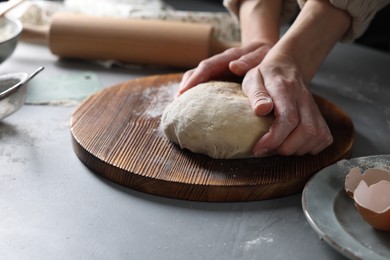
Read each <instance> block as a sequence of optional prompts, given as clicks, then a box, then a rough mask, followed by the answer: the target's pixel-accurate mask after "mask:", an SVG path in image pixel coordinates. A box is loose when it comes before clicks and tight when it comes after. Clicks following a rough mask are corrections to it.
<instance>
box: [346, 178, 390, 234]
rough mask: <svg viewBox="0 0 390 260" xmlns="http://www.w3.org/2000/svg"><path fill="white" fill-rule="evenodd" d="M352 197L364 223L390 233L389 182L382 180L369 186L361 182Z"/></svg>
mask: <svg viewBox="0 0 390 260" xmlns="http://www.w3.org/2000/svg"><path fill="white" fill-rule="evenodd" d="M353 197H354V200H355V206H356V208H357V210H358V211H359V213H360V214H361V215H362V217H363V219H364V220H365V221H367V222H368V223H369V224H370V225H371V226H373V227H374V228H376V229H378V230H382V231H390V181H387V180H382V181H379V182H377V183H374V184H372V185H370V186H369V185H368V184H367V183H366V182H365V181H361V182H360V183H359V185H358V187H357V188H356V189H355V191H354V196H353Z"/></svg>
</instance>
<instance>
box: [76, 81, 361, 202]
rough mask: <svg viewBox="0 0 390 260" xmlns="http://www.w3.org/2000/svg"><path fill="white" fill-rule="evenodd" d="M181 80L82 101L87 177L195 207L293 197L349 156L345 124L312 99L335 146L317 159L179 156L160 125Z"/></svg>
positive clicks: (133, 84) (350, 133)
mask: <svg viewBox="0 0 390 260" xmlns="http://www.w3.org/2000/svg"><path fill="white" fill-rule="evenodd" d="M180 79H181V74H171V75H160V76H151V77H145V78H140V79H136V80H130V81H127V82H124V83H122V84H118V85H116V86H113V87H110V88H107V89H104V90H102V91H100V92H99V93H97V94H95V95H93V96H91V97H89V98H88V99H86V100H85V101H84V102H83V103H82V104H81V105H80V106H79V107H78V108H77V109H76V110H75V112H74V113H73V115H72V119H71V133H72V137H73V147H74V150H75V152H76V154H77V156H78V157H79V159H80V160H81V161H82V162H83V163H84V164H85V165H86V166H87V167H88V168H90V169H91V170H92V171H94V172H96V173H97V174H99V175H101V176H104V177H105V178H107V179H109V180H111V181H113V182H115V183H118V184H121V185H124V186H126V187H130V188H132V189H135V190H138V191H142V192H146V193H150V194H154V195H160V196H165V197H170V198H177V199H185V200H194V201H210V202H225V201H254V200H263V199H269V198H275V197H280V196H285V195H289V194H293V193H296V192H299V191H301V190H302V188H303V187H304V185H305V183H306V182H307V181H308V180H309V178H310V177H311V176H312V175H313V174H314V173H316V172H317V171H319V170H320V169H322V168H324V167H326V166H328V165H330V164H332V163H335V162H336V161H338V160H340V159H343V158H348V157H349V156H350V153H351V149H352V144H353V141H354V127H353V124H352V121H351V119H350V118H349V117H348V115H347V114H345V113H344V112H343V111H342V110H340V109H339V108H338V107H337V106H335V105H334V104H332V103H331V102H329V101H327V100H325V99H324V98H321V97H318V96H316V97H315V98H316V101H317V103H318V105H319V107H320V110H321V112H322V113H323V115H324V117H325V119H326V120H327V123H328V125H329V127H330V129H331V131H332V133H333V136H334V143H333V144H332V145H331V146H330V147H328V148H327V149H326V150H324V151H323V152H321V153H320V154H318V155H315V156H311V155H306V156H301V157H282V156H272V157H268V158H262V159H259V158H253V159H235V160H216V159H211V158H209V157H207V156H205V155H201V154H195V153H192V152H190V151H187V150H182V149H180V148H179V147H177V146H176V145H174V144H172V143H171V142H170V141H168V140H167V139H166V138H165V137H164V135H163V133H162V131H161V129H160V127H159V125H160V117H161V115H162V112H163V110H164V108H165V107H166V106H167V105H168V104H169V103H170V102H171V101H172V100H173V96H174V94H175V93H176V90H177V87H178V84H179V81H180Z"/></svg>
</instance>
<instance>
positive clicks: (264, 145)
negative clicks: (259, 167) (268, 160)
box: [253, 85, 299, 157]
mask: <svg viewBox="0 0 390 260" xmlns="http://www.w3.org/2000/svg"><path fill="white" fill-rule="evenodd" d="M282 88H283V86H281V87H280V86H279V87H272V86H270V85H269V86H267V89H269V90H270V91H271V93H270V95H271V96H273V97H275V98H274V99H273V102H274V115H275V121H274V123H273V124H272V126H271V127H270V129H269V132H268V133H267V134H265V135H264V136H263V137H262V138H260V140H259V141H258V142H257V143H256V144H255V146H254V148H253V151H254V153H255V155H256V156H259V157H262V156H264V154H268V153H270V151H274V150H277V149H278V148H279V147H280V146H281V145H282V143H283V142H284V140H285V139H286V138H287V137H288V136H289V135H290V133H291V132H292V131H293V130H294V129H295V128H296V127H297V126H298V123H299V114H298V108H297V104H296V101H295V99H294V96H293V95H289V94H288V93H287V92H286V91H281V90H280V89H282ZM276 97H277V98H276Z"/></svg>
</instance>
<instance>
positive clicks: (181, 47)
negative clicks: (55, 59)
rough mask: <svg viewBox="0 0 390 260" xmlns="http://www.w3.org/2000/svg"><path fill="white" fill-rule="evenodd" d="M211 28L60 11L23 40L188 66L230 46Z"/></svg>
mask: <svg viewBox="0 0 390 260" xmlns="http://www.w3.org/2000/svg"><path fill="white" fill-rule="evenodd" d="M212 32H213V28H212V26H211V25H208V24H194V23H185V22H176V21H161V20H135V19H125V18H108V17H94V16H86V15H78V14H68V13H58V14H55V15H54V16H53V18H52V21H51V24H50V26H49V28H47V29H44V30H34V28H29V27H28V26H25V28H24V31H23V34H22V40H25V41H45V42H46V43H47V44H48V46H49V48H50V50H51V52H52V53H53V54H55V55H58V56H60V57H64V58H81V59H93V60H97V59H99V60H107V59H111V60H118V61H123V62H127V63H132V64H153V65H164V66H173V67H182V68H189V67H194V66H196V65H197V64H198V63H199V62H200V61H201V60H203V59H205V58H208V57H210V56H212V55H214V54H217V53H220V52H222V51H224V50H226V49H227V48H229V47H232V46H233V45H231V44H230V45H229V44H225V43H223V42H219V41H217V40H216V39H214V37H213V35H212Z"/></svg>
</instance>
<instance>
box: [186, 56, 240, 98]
mask: <svg viewBox="0 0 390 260" xmlns="http://www.w3.org/2000/svg"><path fill="white" fill-rule="evenodd" d="M241 54H242V50H241V49H240V48H231V49H228V50H226V51H224V52H223V53H220V54H217V55H215V56H213V57H211V58H208V59H206V60H203V61H201V62H200V63H199V65H198V67H196V68H195V69H192V70H190V71H189V72H188V73H186V74H185V75H184V77H183V80H182V82H181V86H180V90H179V95H180V94H182V93H184V92H185V91H186V90H188V89H190V88H192V87H193V86H195V85H198V84H199V83H202V82H206V81H209V80H211V79H213V78H217V77H221V76H223V75H224V74H225V73H226V71H229V63H230V61H232V60H234V59H238V58H239V57H240V56H241Z"/></svg>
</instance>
